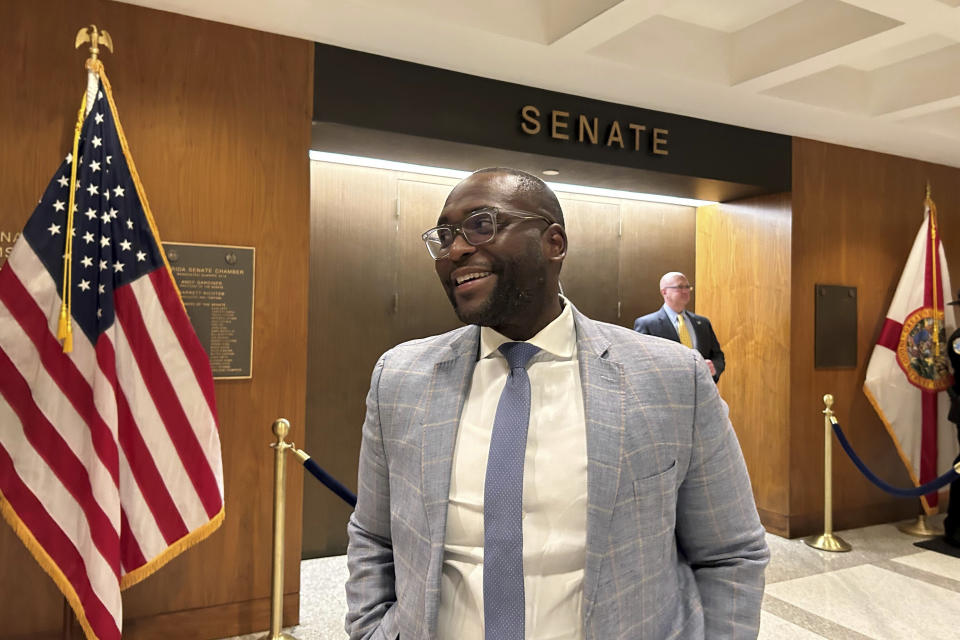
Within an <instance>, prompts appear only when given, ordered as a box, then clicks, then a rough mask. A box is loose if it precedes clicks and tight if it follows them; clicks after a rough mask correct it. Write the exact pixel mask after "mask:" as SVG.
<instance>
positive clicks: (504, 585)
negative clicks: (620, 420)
mask: <svg viewBox="0 0 960 640" xmlns="http://www.w3.org/2000/svg"><path fill="white" fill-rule="evenodd" d="M538 351H540V348H539V347H535V346H533V345H532V344H529V343H526V342H507V343H504V344H502V345H500V352H501V353H503V355H504V357H505V358H506V359H507V364H509V365H510V374H509V375H508V376H507V383H506V385H505V386H504V387H503V392H502V393H501V394H500V403H499V404H498V405H497V416H496V418H495V419H494V421H493V433H492V434H491V436H490V455H489V457H488V458H487V475H486V480H485V482H484V485H483V621H484V637H485V638H486V640H523V637H524V615H525V611H524V605H525V600H524V594H523V524H522V521H521V516H522V511H521V509H522V507H523V460H524V457H525V455H526V451H527V424H528V423H529V422H530V377H529V376H528V375H527V362H529V360H530V358H532V357H533V356H534V354H536V353H537V352H538Z"/></svg>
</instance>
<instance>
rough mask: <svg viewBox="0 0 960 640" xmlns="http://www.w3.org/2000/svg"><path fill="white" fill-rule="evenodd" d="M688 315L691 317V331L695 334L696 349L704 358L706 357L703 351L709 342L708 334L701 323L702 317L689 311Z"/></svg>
mask: <svg viewBox="0 0 960 640" xmlns="http://www.w3.org/2000/svg"><path fill="white" fill-rule="evenodd" d="M690 316H691V317H692V318H693V332H694V333H695V334H696V335H697V351H699V352H700V355H702V356H703V357H704V358H706V357H707V354H706V353H705V351H706V348H707V345H708V344H710V336H708V335H707V332H706V327H705V326H704V324H703V319H702V318H701V317H700V316H698V315H696V314H693V313H691V314H690Z"/></svg>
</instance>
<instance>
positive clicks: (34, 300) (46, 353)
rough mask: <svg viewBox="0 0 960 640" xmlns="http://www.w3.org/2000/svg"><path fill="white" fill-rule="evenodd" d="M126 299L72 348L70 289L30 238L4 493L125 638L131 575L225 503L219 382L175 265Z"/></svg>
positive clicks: (0, 313)
mask: <svg viewBox="0 0 960 640" xmlns="http://www.w3.org/2000/svg"><path fill="white" fill-rule="evenodd" d="M114 304H115V309H116V319H115V322H114V324H113V326H112V327H111V328H110V329H108V330H107V331H106V332H104V333H103V334H101V335H100V337H99V338H98V339H97V342H96V344H91V343H90V341H89V340H88V339H87V336H86V335H85V334H84V333H83V332H81V331H79V329H77V328H76V327H75V331H74V334H73V351H72V352H71V353H69V354H65V353H63V351H62V348H61V346H60V343H59V341H58V340H57V339H56V325H57V317H58V313H59V309H60V295H59V292H58V286H57V283H55V282H54V281H53V279H52V278H51V277H50V274H49V272H48V271H47V270H46V268H44V266H43V264H42V263H41V262H40V260H39V259H38V258H37V256H36V255H35V254H34V252H33V250H32V249H31V248H30V246H29V245H28V244H27V242H26V241H25V239H24V238H23V237H21V238H20V240H18V242H17V244H16V245H15V247H14V249H13V252H12V254H11V255H10V258H9V259H8V261H7V264H6V266H5V268H3V269H2V270H0V371H2V372H3V375H2V377H0V492H2V499H3V500H4V501H5V502H6V503H7V504H6V506H7V511H8V513H9V512H10V511H12V512H13V514H15V518H17V519H19V521H20V523H22V525H23V526H25V527H26V528H27V529H29V531H30V534H31V535H32V536H33V538H34V540H35V543H36V544H35V545H34V548H32V551H34V554H35V555H36V556H37V557H38V560H39V561H40V562H41V564H44V565H45V567H46V568H47V569H48V571H51V572H52V573H53V574H54V576H55V579H56V578H57V574H58V573H59V575H60V576H61V577H62V579H64V580H66V582H67V583H69V586H70V588H69V589H68V593H67V596H68V599H70V600H71V601H72V602H73V603H75V604H76V605H78V606H79V608H80V611H78V614H79V615H78V617H79V618H80V619H81V622H86V624H85V625H84V626H85V627H87V626H89V630H90V631H91V632H92V633H93V634H94V636H95V637H96V638H99V639H101V640H106V639H113V638H119V637H120V630H121V621H122V606H121V599H120V588H121V580H122V578H123V576H125V575H127V574H129V573H131V572H133V571H138V570H144V575H145V574H146V573H149V572H150V571H152V569H153V567H152V566H151V565H150V563H151V562H152V561H154V560H155V559H156V560H158V561H165V560H166V559H168V558H159V556H161V555H162V554H164V552H165V551H167V549H168V548H169V547H170V545H172V544H174V543H176V542H178V541H179V540H181V539H183V538H184V537H185V536H188V535H189V534H190V533H191V532H192V531H194V530H195V529H197V528H198V527H201V526H203V525H205V524H207V523H209V522H210V521H211V520H212V519H214V518H216V517H217V516H218V514H220V512H221V511H222V508H223V469H222V463H221V458H220V439H219V433H218V430H217V426H216V408H215V403H214V394H213V380H212V377H211V375H210V368H209V364H208V363H207V360H206V355H205V354H204V352H203V350H202V347H201V346H200V343H199V341H198V340H197V337H196V335H195V334H194V333H193V330H192V328H191V327H190V324H189V320H188V318H187V316H186V313H185V312H184V310H183V307H182V305H181V303H180V301H179V298H178V296H177V293H176V291H175V289H174V287H173V283H172V281H171V278H170V275H169V273H168V272H167V271H166V269H163V268H161V269H158V270H156V271H154V272H153V273H151V274H150V275H148V276H144V277H141V278H139V279H138V280H136V281H134V282H133V283H131V284H129V285H126V286H123V287H120V288H119V289H117V290H116V291H115V292H114ZM37 546H38V547H40V549H37V548H36V547H37ZM61 586H63V585H61ZM69 590H72V591H73V595H74V596H75V597H74V598H71V597H70V593H69Z"/></svg>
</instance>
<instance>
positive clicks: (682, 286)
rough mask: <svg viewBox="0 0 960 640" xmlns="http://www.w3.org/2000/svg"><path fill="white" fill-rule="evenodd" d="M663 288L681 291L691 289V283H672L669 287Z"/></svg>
mask: <svg viewBox="0 0 960 640" xmlns="http://www.w3.org/2000/svg"><path fill="white" fill-rule="evenodd" d="M664 289H680V290H682V291H687V290H689V291H693V285H692V284H673V285H670V286H669V287H664Z"/></svg>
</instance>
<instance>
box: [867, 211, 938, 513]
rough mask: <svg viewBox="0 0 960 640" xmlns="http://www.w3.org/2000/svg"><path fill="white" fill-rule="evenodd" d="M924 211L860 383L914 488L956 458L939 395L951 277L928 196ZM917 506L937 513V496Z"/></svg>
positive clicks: (925, 499)
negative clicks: (945, 305) (946, 309)
mask: <svg viewBox="0 0 960 640" xmlns="http://www.w3.org/2000/svg"><path fill="white" fill-rule="evenodd" d="M924 209H925V211H924V221H923V224H922V225H921V227H920V232H919V233H918V234H917V239H916V240H914V242H913V249H911V250H910V257H909V258H907V264H906V266H905V267H904V269H903V274H902V275H901V276H900V282H899V284H897V291H896V293H894V294H893V302H891V303H890V310H889V311H888V312H887V317H886V320H885V322H884V323H883V329H882V330H881V331H880V337H879V338H878V339H877V344H876V346H875V347H874V348H873V355H871V356H870V363H869V364H868V365H867V376H866V379H865V380H864V383H863V392H864V393H865V394H866V395H867V398H869V400H870V403H871V404H873V408H874V409H876V411H877V414H879V416H880V419H881V420H882V421H883V424H884V425H885V426H886V428H887V431H888V432H889V433H890V437H891V438H893V443H894V444H895V445H896V447H897V452H898V453H899V454H900V459H901V460H903V464H905V465H906V467H907V471H908V472H909V473H910V479H911V480H912V481H913V483H914V486H920V485H921V484H924V483H927V482H930V481H931V480H934V479H935V478H936V477H937V475H938V473H939V472H942V471H945V470H947V469H949V468H950V466H951V465H952V464H953V459H954V457H955V456H956V455H957V439H956V435H955V434H956V430H955V428H954V426H953V425H952V424H951V423H950V422H948V421H947V411H948V410H949V408H950V406H949V405H950V402H949V399H948V398H947V397H946V393H945V391H946V389H947V387H949V386H950V385H951V384H952V376H951V375H950V367H949V363H948V360H947V340H946V336H948V335H950V334H951V333H952V332H953V330H954V327H955V318H954V317H953V312H952V309H951V310H950V311H949V312H948V313H947V314H944V302H945V300H949V299H950V292H951V291H952V289H951V287H950V274H949V273H948V271H947V260H946V256H945V255H944V251H943V247H942V246H941V244H940V230H939V228H938V227H937V208H936V205H934V203H933V200H932V199H931V198H930V196H929V195H927V198H926V201H925V202H924ZM947 308H948V309H950V307H947ZM920 501H921V503H922V504H923V508H924V510H925V511H926V512H927V513H928V514H929V513H935V512H936V506H937V494H936V493H931V494H928V495H926V496H924V497H922V498H921V499H920Z"/></svg>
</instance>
